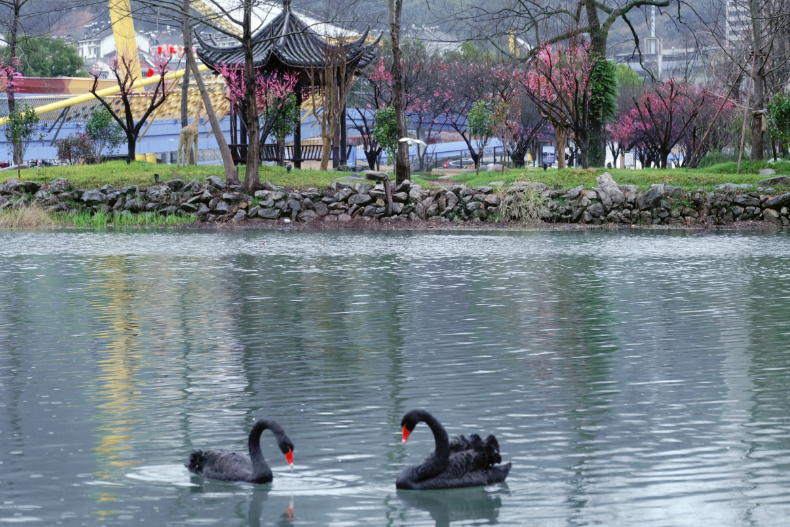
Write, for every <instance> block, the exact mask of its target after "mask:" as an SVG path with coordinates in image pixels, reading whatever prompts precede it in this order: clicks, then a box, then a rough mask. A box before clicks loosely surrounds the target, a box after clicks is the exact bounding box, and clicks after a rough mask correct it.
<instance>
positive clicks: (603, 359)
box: [0, 230, 790, 526]
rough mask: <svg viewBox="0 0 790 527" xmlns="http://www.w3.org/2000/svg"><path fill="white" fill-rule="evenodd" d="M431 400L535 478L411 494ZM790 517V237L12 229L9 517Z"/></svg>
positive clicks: (393, 520) (2, 304) (101, 520)
mask: <svg viewBox="0 0 790 527" xmlns="http://www.w3.org/2000/svg"><path fill="white" fill-rule="evenodd" d="M421 407H424V408H427V409H429V410H430V411H432V412H433V413H434V415H436V417H437V418H439V420H440V421H442V423H443V424H444V425H445V426H446V427H447V429H448V432H449V433H451V434H453V435H454V434H460V433H464V434H469V433H475V432H478V433H481V434H488V433H494V434H496V436H497V437H498V438H499V442H500V445H501V450H502V456H503V458H504V459H505V460H507V461H512V462H513V469H512V471H511V473H510V477H509V478H508V480H507V482H506V483H504V484H498V485H493V486H490V487H485V488H472V489H462V490H455V491H440V492H437V491H429V492H402V491H396V489H395V485H394V482H395V478H396V476H397V474H398V472H399V471H400V470H401V468H402V467H403V466H404V465H406V464H415V463H418V462H420V461H421V460H422V458H423V457H424V455H425V454H426V453H427V451H428V450H430V449H431V448H432V445H433V439H432V436H431V433H430V430H429V429H428V428H427V427H426V426H425V425H420V426H418V428H417V429H416V430H415V432H414V433H413V434H412V436H411V439H410V440H409V443H408V444H407V445H405V446H402V445H401V441H400V438H401V430H400V426H399V424H400V420H401V417H402V416H403V414H404V413H406V412H407V411H408V410H410V409H412V408H421ZM261 417H266V418H271V419H275V420H277V421H278V422H279V423H280V424H281V425H282V426H283V427H284V428H285V429H286V431H287V432H288V435H289V436H290V438H291V439H292V440H293V442H294V443H295V445H296V448H295V452H294V458H295V464H296V468H295V470H293V472H291V471H290V470H289V469H288V467H287V464H286V463H285V460H284V458H283V456H282V455H281V454H280V452H279V450H278V449H277V448H276V446H275V444H274V440H273V438H272V436H271V434H269V433H265V434H264V436H263V440H262V446H263V452H264V455H265V456H266V458H267V460H268V461H269V463H270V464H271V465H272V467H273V468H274V472H275V480H274V483H273V484H271V485H263V486H253V485H249V484H241V483H222V482H211V481H206V480H202V479H201V478H198V477H191V476H190V474H189V473H188V472H187V471H186V469H185V468H184V467H183V465H182V464H183V463H184V462H185V461H186V459H187V458H188V455H189V452H190V451H191V450H192V449H193V448H200V449H219V448H224V449H234V450H236V451H238V452H246V436H247V433H248V431H249V429H250V427H251V426H252V423H253V422H254V421H255V420H256V419H257V418H261ZM789 520H790V235H788V233H787V232H773V231H772V232H708V233H693V232H668V231H663V232H650V231H634V232H585V233H565V232H531V233H463V232H441V233H439V232H436V233H416V232H394V233H340V232H314V233H310V232H307V233H304V232H303V233H287V232H270V231H264V232H197V231H164V230H158V231H157V230H150V231H146V230H130V231H112V230H108V231H105V232H80V231H74V230H67V231H61V232H56V231H45V232H10V231H5V232H0V525H6V524H9V525H10V524H13V523H18V522H28V523H30V524H31V525H107V526H109V525H151V524H153V525H169V526H182V525H184V526H186V525H218V526H220V525H221V526H242V525H252V526H255V525H336V526H355V525H393V526H395V525H408V526H414V525H449V524H453V525H463V524H467V525H471V524H475V525H480V524H494V523H498V524H501V525H524V524H527V525H536V526H555V525H556V526H560V525H561V526H568V525H608V526H612V525H622V526H633V525H640V526H645V525H649V526H678V525H689V526H698V525H717V526H740V525H744V526H745V525H749V526H773V525H786V524H787V522H788V521H789Z"/></svg>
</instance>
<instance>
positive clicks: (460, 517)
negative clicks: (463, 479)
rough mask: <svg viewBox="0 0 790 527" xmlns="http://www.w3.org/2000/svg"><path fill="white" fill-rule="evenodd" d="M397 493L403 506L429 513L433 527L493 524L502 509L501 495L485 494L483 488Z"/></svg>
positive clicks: (401, 491) (404, 491)
mask: <svg viewBox="0 0 790 527" xmlns="http://www.w3.org/2000/svg"><path fill="white" fill-rule="evenodd" d="M397 492H398V498H399V499H400V500H401V501H402V502H403V503H404V504H405V505H407V506H409V507H412V508H415V509H420V510H422V511H426V512H428V513H429V514H430V515H431V518H433V520H434V522H436V527H442V526H449V525H450V523H451V522H457V521H464V520H488V522H489V523H494V522H496V521H497V519H498V518H499V508H500V507H501V506H502V498H501V497H500V495H499V494H492V493H489V492H486V491H485V489H484V488H483V487H470V488H463V489H449V490H433V491H429V492H425V491H419V490H398V491H397Z"/></svg>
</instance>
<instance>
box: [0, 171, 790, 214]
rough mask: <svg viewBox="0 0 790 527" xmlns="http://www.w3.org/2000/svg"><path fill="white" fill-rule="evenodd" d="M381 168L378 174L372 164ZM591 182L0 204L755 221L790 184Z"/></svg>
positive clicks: (54, 197)
mask: <svg viewBox="0 0 790 527" xmlns="http://www.w3.org/2000/svg"><path fill="white" fill-rule="evenodd" d="M381 176H382V177H385V175H384V174H381ZM597 181H598V186H597V187H593V188H584V187H581V186H580V187H577V188H573V189H564V190H555V189H549V188H547V187H546V185H544V184H543V183H537V182H531V183H528V182H517V183H515V184H513V185H511V186H510V187H508V188H503V187H497V188H493V187H489V186H485V187H474V188H471V187H466V186H464V185H454V186H450V187H445V188H442V189H423V188H421V187H420V186H419V185H417V184H413V183H410V182H408V181H407V182H404V183H403V184H401V185H399V186H397V187H396V188H394V189H393V192H392V201H393V204H392V214H391V215H388V214H387V203H386V195H385V191H384V187H383V185H374V184H372V183H370V182H367V181H365V180H359V181H337V182H333V183H330V184H329V185H328V186H327V187H325V188H322V189H317V188H307V189H305V190H300V191H298V192H297V191H288V190H286V189H284V188H282V187H277V186H275V185H272V184H270V183H265V184H264V189H263V190H259V191H257V192H255V194H254V196H251V195H249V194H246V193H245V192H244V191H243V189H242V188H241V187H238V186H226V185H225V183H224V182H223V181H222V180H221V179H220V178H218V177H216V176H212V177H210V178H208V179H207V180H206V181H205V182H204V183H201V182H199V181H198V180H192V181H190V182H188V183H185V182H183V181H181V180H180V179H174V180H170V181H166V182H164V183H161V184H159V185H154V186H150V187H140V186H130V187H123V188H121V189H116V188H113V187H112V186H111V185H105V186H104V187H102V188H100V189H94V190H85V189H75V188H72V187H71V185H70V183H69V181H68V180H67V179H57V180H55V181H53V182H52V183H50V184H48V185H47V184H44V185H42V184H40V183H35V182H32V181H25V182H19V181H17V180H16V179H15V178H9V179H7V180H6V181H4V182H3V183H2V184H0V211H2V210H4V209H6V208H8V207H17V208H18V207H25V206H27V205H28V204H30V203H36V204H38V205H39V206H42V207H45V208H46V209H47V210H48V211H49V212H53V213H54V212H63V213H68V214H74V213H76V212H77V211H80V210H89V211H91V212H92V213H95V212H98V211H103V212H104V213H106V214H119V215H132V214H146V215H152V214H161V215H168V214H196V215H197V217H198V218H199V219H200V220H201V221H206V222H228V221H230V222H241V221H283V222H296V221H298V222H316V221H323V222H341V223H342V222H348V221H351V220H352V219H361V220H363V221H385V222H408V221H418V220H419V221H432V222H466V221H472V222H485V221H522V220H525V219H536V220H537V219H539V220H541V221H543V222H548V223H588V224H596V225H599V224H602V223H626V224H643V225H644V224H660V225H694V224H698V223H708V224H714V225H722V224H727V223H732V222H738V221H765V222H769V223H771V224H774V225H777V226H790V218H788V208H789V207H790V192H785V193H780V192H777V191H776V190H775V189H773V188H762V187H761V188H758V189H757V190H756V191H748V190H749V189H741V188H732V187H736V186H735V185H729V187H730V188H727V187H728V186H727V185H725V186H724V188H722V190H721V191H715V192H704V191H703V190H694V191H687V190H684V189H681V188H678V187H671V186H667V185H653V187H652V188H650V189H648V190H646V191H643V192H640V191H639V190H638V189H637V188H636V187H634V186H632V185H618V184H617V183H615V181H614V180H613V179H612V176H611V175H610V174H609V173H604V174H602V175H601V176H599V177H598V180H597Z"/></svg>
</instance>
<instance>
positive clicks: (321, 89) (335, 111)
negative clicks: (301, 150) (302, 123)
mask: <svg viewBox="0 0 790 527" xmlns="http://www.w3.org/2000/svg"><path fill="white" fill-rule="evenodd" d="M324 55H325V60H324V65H323V67H322V68H321V69H320V70H316V69H312V68H311V69H309V70H308V75H309V76H310V84H312V85H313V87H314V91H313V94H312V97H311V98H310V99H311V101H312V105H313V115H315V116H316V119H317V120H318V123H319V124H320V125H321V137H322V139H323V151H322V152H321V170H327V169H328V168H329V155H330V152H331V148H332V138H333V137H334V136H335V131H336V130H337V127H338V125H339V124H340V118H341V116H342V115H343V113H344V112H343V109H344V108H345V105H346V97H347V95H348V92H349V90H350V89H351V85H352V84H354V80H355V79H354V75H353V72H351V71H347V67H348V53H347V46H346V45H345V43H344V42H343V41H342V40H340V41H338V43H337V44H335V45H327V46H326V47H325V48H324ZM319 96H320V98H321V107H322V109H321V112H319V111H318V98H319ZM340 146H341V148H346V146H345V145H340Z"/></svg>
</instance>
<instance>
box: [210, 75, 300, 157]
mask: <svg viewBox="0 0 790 527" xmlns="http://www.w3.org/2000/svg"><path fill="white" fill-rule="evenodd" d="M217 71H218V72H219V74H220V75H222V77H223V78H224V79H225V86H226V90H225V93H226V97H227V98H228V101H230V104H232V105H233V106H234V108H235V109H236V111H237V112H238V113H239V114H240V115H242V116H243V117H242V118H243V119H245V121H246V118H247V98H246V94H247V85H246V80H245V75H244V68H243V67H238V68H237V67H234V66H229V65H227V64H224V63H223V64H220V66H219V67H218V68H217ZM298 80H299V79H298V77H297V76H296V75H292V74H290V73H285V74H284V75H282V77H281V76H279V75H277V73H273V74H271V75H266V76H264V75H263V74H262V73H261V72H260V71H256V73H255V100H256V103H257V108H258V112H259V113H258V115H259V117H258V119H259V120H260V119H261V118H263V119H265V121H264V122H263V123H260V139H259V141H260V142H261V143H263V142H264V141H266V138H267V137H269V135H270V134H271V131H272V129H273V128H274V126H275V124H276V123H277V120H278V118H279V117H280V116H281V113H282V112H283V109H284V108H285V106H286V103H287V101H288V97H289V96H290V95H291V94H292V93H293V92H294V88H295V87H296V83H297V81H298ZM248 129H249V126H248Z"/></svg>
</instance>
